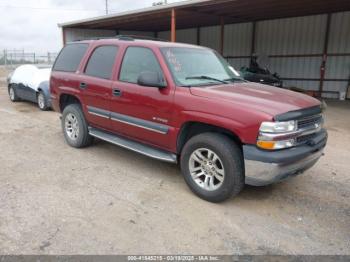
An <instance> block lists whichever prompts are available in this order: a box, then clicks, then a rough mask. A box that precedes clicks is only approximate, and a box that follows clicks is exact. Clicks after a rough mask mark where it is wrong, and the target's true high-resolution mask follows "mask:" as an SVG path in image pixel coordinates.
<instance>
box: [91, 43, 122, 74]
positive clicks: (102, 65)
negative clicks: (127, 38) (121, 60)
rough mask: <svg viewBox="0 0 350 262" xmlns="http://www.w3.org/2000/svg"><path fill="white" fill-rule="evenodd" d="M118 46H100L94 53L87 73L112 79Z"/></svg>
mask: <svg viewBox="0 0 350 262" xmlns="http://www.w3.org/2000/svg"><path fill="white" fill-rule="evenodd" d="M117 52H118V47H117V46H100V47H97V48H96V49H95V50H94V52H93V53H92V55H91V57H90V59H89V62H88V64H87V66H86V69H85V74H86V75H89V76H94V77H98V78H104V79H111V77H112V71H113V66H114V62H115V58H116V55H117Z"/></svg>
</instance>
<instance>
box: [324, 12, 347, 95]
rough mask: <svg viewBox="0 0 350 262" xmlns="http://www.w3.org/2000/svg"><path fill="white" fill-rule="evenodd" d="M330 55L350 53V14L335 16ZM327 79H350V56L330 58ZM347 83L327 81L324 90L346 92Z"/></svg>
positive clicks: (330, 41) (333, 18) (330, 37)
mask: <svg viewBox="0 0 350 262" xmlns="http://www.w3.org/2000/svg"><path fill="white" fill-rule="evenodd" d="M328 53H330V54H331V53H338V54H339V53H350V12H343V13H337V14H333V16H332V23H331V27H330V35H329V46H328ZM326 68H327V70H326V78H328V79H335V78H337V79H350V56H330V57H328V60H327V66H326ZM346 88H347V82H338V81H327V82H325V84H324V90H339V91H346Z"/></svg>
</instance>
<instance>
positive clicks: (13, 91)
mask: <svg viewBox="0 0 350 262" xmlns="http://www.w3.org/2000/svg"><path fill="white" fill-rule="evenodd" d="M8 92H9V97H10V100H11V101H12V102H17V101H19V97H18V96H17V93H16V89H15V87H14V86H13V85H10V87H9V90H8Z"/></svg>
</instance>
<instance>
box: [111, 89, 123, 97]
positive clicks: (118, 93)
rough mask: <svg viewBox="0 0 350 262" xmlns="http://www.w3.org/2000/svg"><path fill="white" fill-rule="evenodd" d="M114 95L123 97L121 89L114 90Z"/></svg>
mask: <svg viewBox="0 0 350 262" xmlns="http://www.w3.org/2000/svg"><path fill="white" fill-rule="evenodd" d="M113 95H114V96H118V97H120V96H122V91H121V90H119V89H113Z"/></svg>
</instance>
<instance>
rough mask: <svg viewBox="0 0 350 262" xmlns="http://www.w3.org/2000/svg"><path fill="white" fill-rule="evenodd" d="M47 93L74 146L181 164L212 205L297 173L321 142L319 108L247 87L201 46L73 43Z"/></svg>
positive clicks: (294, 96)
mask: <svg viewBox="0 0 350 262" xmlns="http://www.w3.org/2000/svg"><path fill="white" fill-rule="evenodd" d="M50 88H51V97H52V106H53V108H54V109H55V111H58V112H61V113H62V118H61V119H62V129H63V133H64V136H65V139H66V141H67V143H68V144H69V145H70V146H73V147H76V148H81V147H86V146H88V145H90V144H91V143H92V141H93V138H94V137H95V138H98V139H102V140H105V141H108V142H110V143H113V144H115V145H118V146H121V147H123V148H127V149H130V150H133V151H135V152H138V153H141V154H144V155H146V156H149V157H152V158H156V159H159V160H163V161H167V162H171V163H180V166H181V171H182V174H183V176H184V179H185V181H186V183H187V184H188V186H189V187H190V189H191V190H192V191H193V192H194V193H195V194H197V195H198V196H199V197H201V198H203V199H205V200H207V201H211V202H220V201H223V200H226V199H227V198H229V197H231V196H234V195H237V194H238V193H239V192H240V191H241V190H242V188H243V187H244V185H245V184H249V185H254V186H263V185H268V184H271V183H275V182H277V181H281V180H284V179H286V178H287V177H290V176H295V175H298V174H300V173H302V172H303V171H305V170H307V169H309V168H310V167H312V166H313V165H314V164H315V163H316V162H317V161H318V159H319V158H320V157H321V156H322V154H323V149H324V147H325V145H326V142H327V132H326V130H325V129H324V128H323V117H322V110H321V106H320V102H319V101H318V100H316V99H314V98H311V97H309V96H306V95H303V94H300V93H295V92H292V91H288V90H283V89H279V88H276V87H270V86H266V85H261V84H256V83H250V82H247V81H244V80H243V79H242V78H241V77H240V76H239V74H238V73H237V72H236V71H235V70H234V68H233V67H231V66H230V65H229V64H228V63H227V62H226V61H225V60H224V59H223V58H222V57H221V56H220V55H219V54H218V53H217V52H215V51H213V50H211V49H208V48H204V47H199V46H192V45H187V44H178V43H169V42H161V41H150V40H137V39H134V38H131V37H117V38H114V39H100V40H88V41H79V42H74V43H70V44H67V45H66V46H65V47H64V48H63V49H62V51H61V52H60V54H59V56H58V58H57V59H56V62H55V64H54V66H53V70H52V75H51V80H50ZM140 175H142V174H140Z"/></svg>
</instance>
